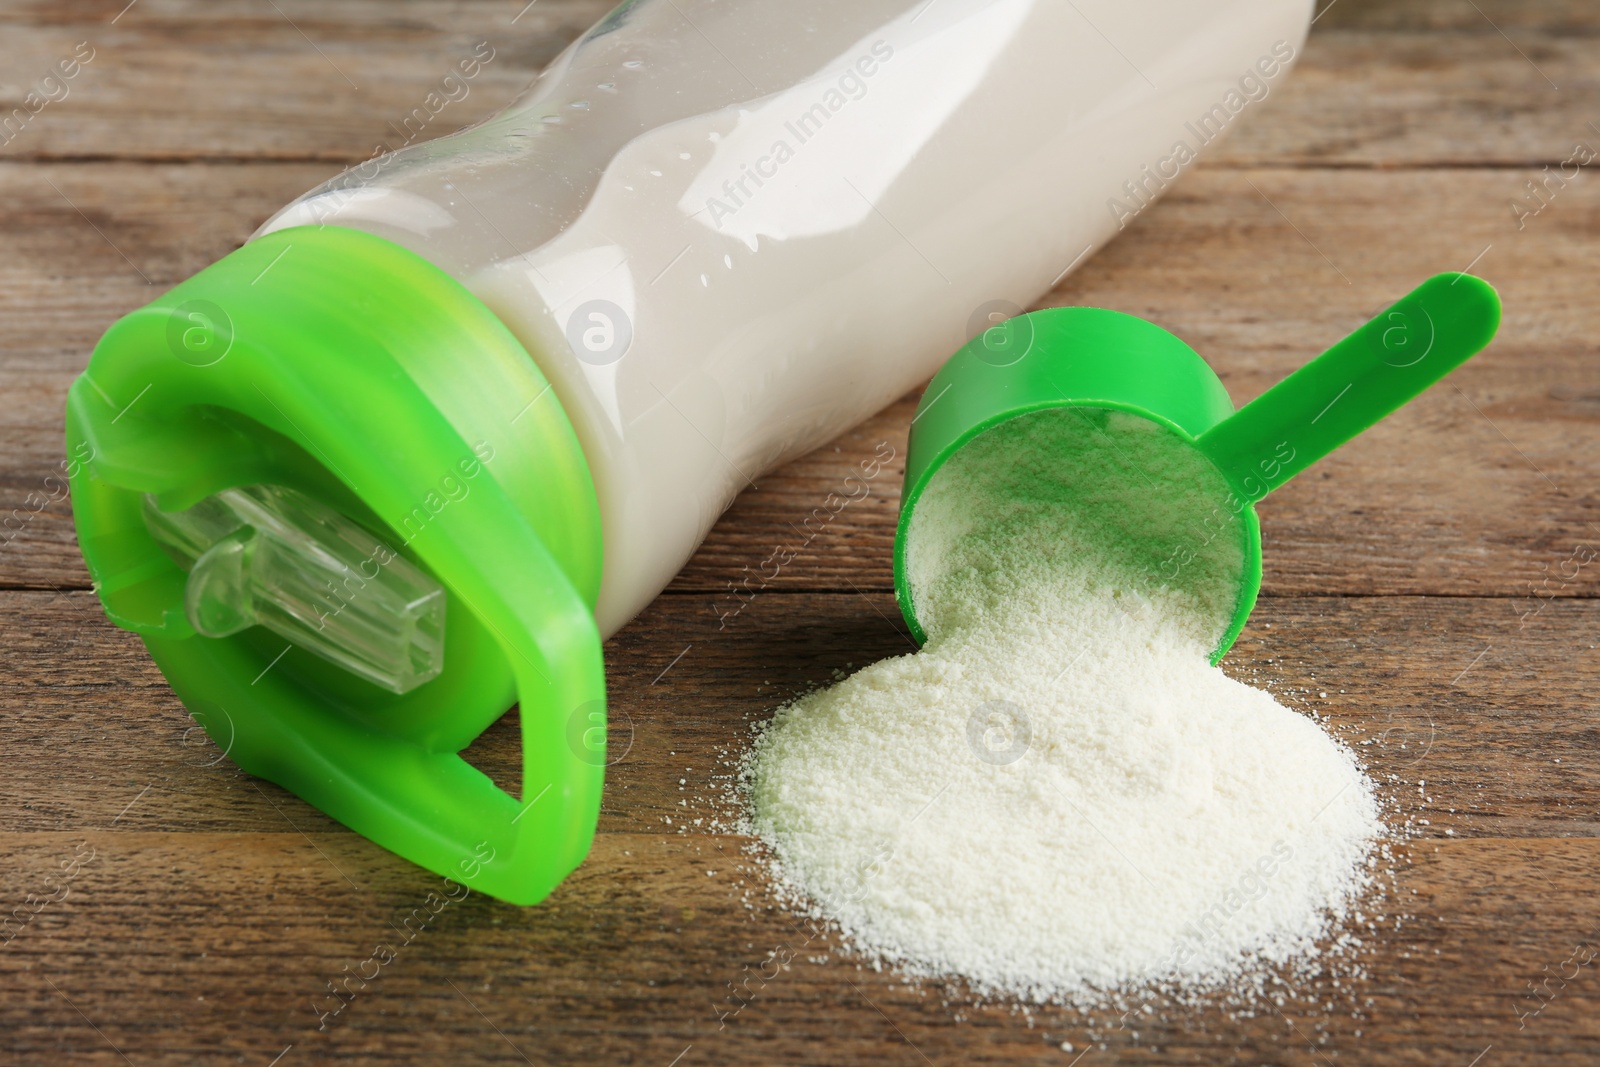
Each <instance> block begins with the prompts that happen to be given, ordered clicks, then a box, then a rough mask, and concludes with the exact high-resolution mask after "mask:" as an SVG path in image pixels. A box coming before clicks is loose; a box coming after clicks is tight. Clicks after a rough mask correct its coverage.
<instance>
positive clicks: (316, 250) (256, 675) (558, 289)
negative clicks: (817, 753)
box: [67, 0, 1311, 903]
mask: <svg viewBox="0 0 1600 1067" xmlns="http://www.w3.org/2000/svg"><path fill="white" fill-rule="evenodd" d="M1310 14H1311V5H1310V3H1309V0H1248V2H1234V3H1204V4H1196V3H1193V2H1192V0H1144V2H1140V3H1136V4H1126V3H1114V2H1111V0H1076V2H1073V3H1068V2H1066V0H915V2H906V0H849V2H844V0H809V2H806V3H795V2H793V0H739V2H733V0H721V2H712V0H632V2H628V3H624V4H623V5H621V6H620V7H618V8H617V9H616V10H615V11H613V12H612V13H611V14H610V15H608V16H607V17H606V18H605V19H603V20H602V21H601V22H600V23H599V24H598V25H596V26H595V27H594V28H593V29H592V30H590V31H589V32H588V33H587V34H585V35H584V36H583V37H582V38H580V39H579V40H578V41H577V42H575V43H574V44H573V45H572V46H571V47H570V48H568V49H567V50H566V51H565V52H564V53H563V54H562V55H561V56H560V57H558V58H557V59H556V60H555V61H554V62H553V63H552V64H551V66H550V67H549V69H548V70H547V71H545V73H544V74H542V75H541V76H540V77H539V79H538V80H537V81H536V82H535V83H534V84H533V85H532V86H531V87H530V88H529V89H528V90H527V91H526V92H525V93H524V94H523V95H522V96H521V97H520V98H519V99H518V100H517V101H516V102H514V103H513V104H512V105H511V106H510V107H509V108H507V109H506V110H505V111H504V112H502V113H501V114H499V115H497V116H496V117H494V118H492V119H490V120H489V121H487V122H485V123H483V124H482V125H480V126H477V127H475V128H473V129H470V130H467V131H464V132H462V133H459V134H456V135H453V136H450V137H446V138H441V139H440V140H437V141H434V142H430V143H427V144H421V145H417V146H415V147H411V148H408V149H405V150H403V151H400V152H397V153H393V154H391V155H387V156H383V157H379V158H375V159H373V160H369V161H368V162H367V163H365V164H362V165H359V166H357V167H354V168H352V169H351V170H350V171H347V172H346V173H345V174H343V175H341V176H340V177H339V178H337V179H335V180H334V181H332V182H330V183H328V184H327V185H325V186H323V187H321V188H319V189H317V190H314V191H313V192H311V193H309V194H307V195H306V196H305V197H303V198H302V199H301V200H299V201H297V202H296V203H294V204H292V205H290V206H289V207H287V208H285V209H284V210H283V211H281V212H280V213H279V214H278V215H277V216H275V217H274V218H273V219H272V220H271V221H270V222H268V223H267V225H266V226H264V227H263V228H262V231H261V233H260V234H259V235H258V236H257V237H256V238H255V239H253V240H252V241H251V242H250V243H248V244H246V245H245V246H244V247H243V248H241V249H239V250H238V251H236V252H234V253H232V254H230V255H228V256H227V257H225V258H224V259H222V260H221V261H219V262H218V263H216V264H214V265H213V266H211V267H209V268H207V269H206V270H203V271H201V272H200V273H199V274H197V275H195V276H194V277H193V278H191V279H189V280H188V281H186V282H184V283H183V284H181V285H179V286H177V287H176V288H174V289H173V290H172V291H171V292H169V293H167V294H166V295H164V296H162V297H161V298H160V299H158V300H156V301H154V302H152V303H151V304H150V305H149V306H147V307H145V308H142V309H140V310H138V311H135V312H133V313H132V314H130V315H128V316H126V317H125V318H123V319H121V320H120V321H118V322H117V323H116V324H115V325H113V326H112V327H111V329H110V330H109V331H108V332H107V333H106V335H105V337H104V338H103V339H102V340H101V342H100V344H99V345H98V346H97V348H96V349H95V352H94V355H93V358H92V359H91V361H90V364H89V367H88V369H87V371H86V372H85V373H84V375H83V376H82V377H81V378H80V379H79V380H78V381H77V382H76V383H75V384H74V386H73V388H72V391H71V394H70V397H69V401H68V412H67V435H68V442H69V447H71V448H74V449H76V450H77V451H75V452H74V454H84V455H91V456H92V459H91V460H90V461H89V462H88V463H87V464H86V465H85V473H84V474H82V475H80V477H79V478H78V479H77V480H76V484H75V485H74V492H73V498H74V512H75V515H76V521H77V525H78V532H79V538H80V542H81V545H82V549H83V553H84V557H85V559H86V561H87V563H88V565H89V570H90V574H91V575H92V577H93V578H94V581H95V583H96V588H97V590H98V591H99V594H100V597H101V599H102V601H103V602H104V604H105V607H106V610H107V612H108V614H109V615H110V616H111V618H112V619H113V620H114V621H115V622H116V623H118V624H119V625H121V626H124V627H126V628H128V629H130V630H133V631H134V632H136V633H138V634H139V635H140V636H141V637H142V638H143V639H144V640H145V642H146V644H147V646H148V647H149V649H150V652H151V655H152V657H153V658H154V659H155V661H156V663H157V664H158V665H159V666H160V668H161V670H162V671H163V673H164V674H165V675H166V677H167V679H168V680H169V681H170V682H171V684H172V687H173V689H174V691H175V692H176V693H177V694H178V696H179V697H180V699H182V700H183V702H184V704H185V705H186V706H187V707H188V708H189V709H190V711H191V712H192V713H193V714H194V715H195V717H196V718H197V719H198V720H199V721H200V722H201V723H202V725H204V726H205V727H206V729H207V730H208V732H210V733H211V735H212V737H213V738H214V739H215V740H216V741H217V743H218V745H219V746H222V747H223V748H225V749H226V751H227V752H228V754H229V755H230V757H231V758H232V759H233V760H234V761H235V762H236V763H237V764H238V765H239V766H240V767H242V768H244V769H245V770H247V771H249V772H251V773H253V774H257V775H260V776H262V777H266V778H269V779H271V780H273V781H276V782H278V783H280V784H282V785H284V786H285V787H286V788H289V789H291V790H293V791H294V792H296V793H297V794H299V795H300V796H301V797H303V798H304V799H306V800H307V801H309V802H310V803H312V804H315V805H316V806H318V807H320V808H322V809H323V810H324V811H326V812H328V813H329V814H331V815H333V816H334V817H335V818H337V819H339V820H340V821H341V822H343V823H345V824H346V825H348V826H350V827H352V828H353V829H355V830H357V831H359V832H360V833H362V834H365V835H366V836H368V837H370V838H371V839H373V840H374V841H377V842H378V843H380V844H382V845H384V846H385V847H387V848H390V849H392V850H393V851H395V852H397V853H399V854H400V855H402V856H405V857H407V858H409V859H411V860H413V861H414V862H416V863H419V864H421V865H422V866H424V867H427V868H428V869H430V870H432V871H435V872H437V873H439V874H443V875H446V876H449V877H455V878H460V879H465V880H468V881H469V882H470V884H472V885H473V886H475V887H476V888H479V889H481V890H482V891H484V892H487V893H490V894H492V895H494V896H497V897H501V898H503V899H506V900H510V901H515V902H519V903H531V902H533V901H537V900H539V899H541V898H542V897H543V896H545V895H546V894H547V893H548V892H549V891H550V890H551V889H552V888H553V887H554V886H555V885H556V884H557V883H558V882H559V881H560V880H561V879H562V878H563V877H564V876H565V875H566V874H567V873H568V872H569V871H570V870H572V868H573V867H575V866H576V865H577V864H578V863H579V862H580V861H581V860H582V858H583V856H584V855H585V853H586V852H587V849H588V847H589V843H590V840H591V838H592V835H593V832H594V826H595V820H596V818H597V814H598V809H599V800H600V791H601V783H602V777H603V769H604V764H605V751H604V742H605V714H604V707H605V704H604V700H605V692H604V674H603V665H602V661H601V652H600V642H601V640H602V639H603V637H605V636H607V635H609V634H611V633H612V632H614V631H615V630H616V629H618V628H619V627H620V626H622V625H623V624H624V623H625V622H627V620H628V619H630V618H631V617H632V616H633V615H634V614H636V613H637V612H638V611H639V610H640V609H641V608H642V607H644V606H645V605H646V604H648V603H649V602H650V600H651V599H652V598H654V597H655V595H656V594H657V593H658V592H659V591H660V590H661V589H662V587H663V586H665V585H666V583H667V582H668V581H669V580H670V579H671V577H672V575H673V574H674V573H676V571H677V570H678V569H679V568H680V567H681V566H682V565H683V563H684V562H685V561H686V560H687V559H688V557H689V555H690V554H691V553H692V552H693V551H694V549H695V547H696V546H697V545H698V544H699V542H700V541H701V539H702V538H703V537H704V536H705V534H706V531H707V530H708V529H709V528H710V526H711V524H712V522H714V521H715V519H716V517H717V516H718V515H719V514H721V512H722V511H723V510H724V509H725V508H726V506H727V505H728V503H729V502H730V501H731V500H732V498H733V496H734V495H735V494H736V493H737V492H738V491H739V489H740V488H742V487H743V486H744V485H746V484H748V483H749V482H750V480H751V479H753V478H755V477H757V476H759V475H760V474H761V473H762V472H764V471H766V470H768V469H770V468H772V467H773V466H775V465H777V464H780V463H782V462H784V461H786V460H788V459H790V458H793V457H795V456H797V455H800V454H802V453H804V452H806V451H808V450H810V449H812V448H814V447H816V446H817V445H819V444H821V443H823V442H825V441H827V440H829V439H830V438H832V437H834V436H836V435H837V434H839V433H840V432H842V431H843V430H844V429H846V428H848V427H849V426H851V425H853V424H854V423H856V422H858V421H860V420H861V419H863V418H864V417H866V416H867V415H869V414H871V413H872V412H874V411H876V410H878V409H879V408H881V407H882V406H883V405H885V404H886V403H888V402H890V401H891V400H893V399H894V398H896V397H898V396H900V395H902V394H903V393H904V392H906V391H907V390H908V389H910V388H911V387H913V386H914V385H916V384H917V383H918V382H919V381H921V380H923V379H925V378H926V377H927V376H928V375H929V374H931V373H932V372H933V371H934V370H935V369H936V368H937V367H938V365H939V363H940V362H941V361H942V360H943V359H944V358H945V356H946V355H947V354H948V353H949V352H950V351H952V350H953V349H954V348H956V347H957V346H958V345H960V344H961V342H962V341H963V340H965V339H966V338H968V337H971V336H973V335H974V334H976V333H978V332H979V331H980V330H982V329H984V328H986V327H989V326H991V325H993V323H994V322H996V321H998V320H999V319H1000V318H1003V317H1004V316H1005V315H1007V314H1014V313H1015V312H1017V311H1019V310H1020V308H1021V306H1022V305H1024V304H1026V303H1027V302H1028V301H1030V300H1032V299H1033V298H1034V297H1036V296H1037V295H1038V294H1040V293H1041V292H1044V291H1045V290H1047V289H1048V288H1049V287H1050V286H1051V284H1052V283H1053V281H1055V280H1056V279H1058V278H1059V277H1060V276H1061V275H1062V274H1064V273H1065V272H1066V271H1067V270H1069V269H1071V267H1073V266H1074V265H1076V264H1077V263H1079V262H1081V261H1082V260H1083V259H1084V258H1085V257H1086V256H1087V255H1088V254H1089V253H1090V252H1091V251H1092V250H1093V249H1094V248H1096V247H1097V246H1099V245H1100V244H1102V243H1103V242H1105V241H1106V240H1108V239H1109V238H1110V237H1112V236H1113V235H1115V233H1116V232H1117V231H1118V230H1119V229H1120V228H1121V227H1122V226H1124V225H1126V223H1127V221H1128V220H1129V219H1130V218H1131V217H1132V216H1133V215H1135V214H1137V212H1138V211H1139V210H1140V209H1141V208H1142V207H1143V206H1144V205H1145V204H1147V203H1148V202H1150V201H1151V200H1153V199H1154V197H1155V196H1156V195H1158V194H1159V192H1160V191H1161V190H1162V189H1163V188H1164V187H1165V186H1166V185H1167V184H1169V183H1170V182H1171V181H1172V180H1174V179H1176V178H1177V177H1178V176H1179V175H1180V174H1181V172H1182V171H1183V170H1184V169H1185V168H1186V167H1187V166H1188V165H1189V163H1190V162H1192V160H1193V159H1194V158H1195V156H1196V155H1197V154H1199V153H1200V152H1201V151H1203V150H1204V149H1205V147H1206V145H1207V144H1209V143H1210V142H1211V141H1212V140H1214V139H1215V137H1216V136H1218V135H1220V134H1221V133H1222V132H1223V131H1224V130H1225V129H1226V128H1227V127H1228V126H1229V125H1231V124H1232V123H1233V122H1235V121H1237V120H1238V118H1239V117H1240V115H1241V114H1242V113H1243V112H1244V111H1245V109H1246V108H1248V107H1249V106H1250V105H1251V103H1252V102H1253V101H1257V100H1259V99H1261V98H1262V97H1263V96H1265V95H1266V94H1267V93H1268V92H1270V90H1271V88H1272V87H1273V86H1275V85H1276V84H1278V83H1279V82H1280V81H1281V79H1282V78H1283V77H1284V75H1285V72H1286V70H1287V66H1288V64H1289V62H1290V61H1291V60H1292V59H1293V58H1294V56H1295V55H1296V54H1297V52H1298V50H1299V48H1300V45H1301V43H1302V41H1303V39H1304V34H1305V30H1306V27H1307V24H1308V22H1309V19H1310ZM513 702H519V703H520V708H521V723H522V738H523V753H524V768H523V779H522V787H521V790H520V796H517V797H513V796H512V795H510V794H509V793H507V792H505V791H503V790H501V789H499V788H497V787H496V786H495V785H494V784H493V783H492V782H491V781H490V780H489V779H488V778H487V777H486V776H484V775H483V774H482V773H480V772H479V771H477V770H476V769H475V768H473V767H471V766H470V765H469V764H467V763H466V762H465V761H463V760H462V759H461V758H460V757H459V756H458V755H457V753H458V752H459V751H460V750H461V749H462V748H464V747H465V746H466V745H467V744H469V743H470V742H471V740H472V739H473V738H475V737H476V736H477V735H478V734H479V733H481V732H482V731H483V730H484V729H485V728H486V727H487V726H488V725H489V724H490V723H491V722H493V721H494V720H495V719H496V718H498V717H499V716H500V715H501V714H502V713H503V712H504V711H505V710H506V708H507V707H509V706H510V705H511V704H512V703H513Z"/></svg>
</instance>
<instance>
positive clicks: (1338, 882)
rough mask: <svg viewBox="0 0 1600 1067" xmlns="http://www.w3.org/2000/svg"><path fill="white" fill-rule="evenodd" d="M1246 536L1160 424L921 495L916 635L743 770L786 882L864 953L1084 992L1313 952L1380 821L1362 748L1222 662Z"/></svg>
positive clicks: (992, 980)
mask: <svg viewBox="0 0 1600 1067" xmlns="http://www.w3.org/2000/svg"><path fill="white" fill-rule="evenodd" d="M1243 544H1244V534H1243V531H1242V527H1241V524H1240V522H1239V520H1238V518H1237V517H1235V515H1234V514H1233V511H1232V509H1231V508H1230V507H1229V498H1228V491H1227V488H1226V486H1225V484H1224V483H1223V482H1222V481H1221V479H1220V476H1219V475H1218V474H1217V473H1216V472H1215V470H1214V469H1212V468H1211V467H1210V465H1209V464H1208V463H1207V462H1206V461H1205V460H1204V459H1203V458H1202V457H1200V456H1199V454H1198V453H1196V452H1195V451H1194V450H1193V449H1192V448H1190V447H1189V446H1187V445H1186V444H1184V443H1183V442H1182V441H1180V440H1179V439H1178V438H1177V437H1176V435H1174V434H1172V433H1171V432H1170V431H1168V430H1166V429H1165V428H1163V427H1161V426H1159V425H1157V424H1155V423H1151V422H1148V421H1146V420H1144V419H1140V418H1136V417H1133V416H1129V415H1124V414H1121V413H1116V412H1110V411H1085V410H1083V409H1077V410H1070V409H1052V410H1046V411H1041V412H1036V413H1034V414H1032V415H1028V416H1025V417H1022V418H1018V419H1013V420H1010V421H1008V422H1005V423H1002V424H1000V425H999V426H997V427H995V428H993V429H990V430H989V431H987V432H985V433H984V434H982V435H981V436H979V437H978V438H976V439H975V440H974V441H972V442H971V443H970V444H969V445H967V446H966V447H965V448H964V449H962V450H961V451H960V452H958V453H957V454H956V455H955V456H954V457H953V458H952V459H951V460H950V461H949V462H947V463H946V465H945V466H944V467H943V468H942V469H941V470H940V471H939V472H938V474H937V475H936V476H935V477H934V479H933V480H932V481H931V482H930V484H929V486H928V488H927V490H926V491H925V493H924V494H923V496H922V498H921V499H920V500H919V502H918V504H917V507H916V511H915V513H914V514H913V516H912V521H911V526H910V530H909V539H908V542H907V546H908V547H907V557H906V569H907V577H908V580H909V584H910V588H911V590H912V595H913V598H914V602H915V605H916V610H917V617H918V619H919V620H920V622H921V623H922V625H923V628H924V629H925V630H926V632H927V633H928V635H929V640H928V642H927V644H926V645H925V646H924V647H923V648H922V650H921V651H919V652H917V653H916V654H914V655H906V656H900V657H898V658H894V659H888V660H884V661H882V662H880V663H876V664H874V665H872V666H870V667H867V668H865V669H864V670H861V671H859V672H857V673H856V674H854V675H852V676H850V677H849V678H846V679H845V680H843V681H841V682H839V683H838V684H836V685H834V686H833V687H831V688H829V689H825V690H820V691H816V692H813V693H810V694H808V695H806V696H804V697H802V698H800V699H798V700H797V701H795V702H794V703H792V704H789V705H788V706H786V707H783V708H781V709H780V710H779V711H778V712H777V714H776V716H775V717H774V719H773V720H772V722H771V723H770V724H769V725H768V726H767V727H766V728H765V729H764V730H763V731H762V732H760V733H759V735H758V737H757V740H756V743H755V746H754V748H753V750H752V752H751V753H750V755H749V758H748V761H747V763H746V766H745V768H744V779H745V787H746V789H747V791H748V810H749V815H748V818H749V821H750V823H751V828H752V829H753V830H754V831H755V832H756V833H757V834H759V835H760V837H761V838H762V839H763V840H764V841H765V842H766V843H767V845H768V846H769V849H770V852H771V855H772V856H773V862H774V868H775V873H776V874H777V877H778V879H779V882H780V884H781V886H782V887H784V889H785V890H786V891H787V893H788V894H789V895H790V896H791V897H792V898H793V899H794V900H795V901H797V902H799V903H800V906H801V907H802V908H803V909H804V910H806V911H808V912H809V913H810V914H812V915H813V916H814V917H817V918H820V919H826V920H829V921H831V922H833V923H835V924H837V926H838V927H839V928H840V930H841V931H842V933H843V934H844V936H845V937H846V939H847V940H848V941H850V942H851V943H852V944H853V945H854V946H855V947H856V949H857V950H859V951H860V952H862V953H864V954H865V955H866V956H868V957H869V958H871V959H873V960H875V961H885V962H889V963H892V964H894V965H895V966H897V967H899V968H900V969H901V970H902V971H904V972H906V973H908V974H912V975H921V976H953V977H960V978H964V979H965V980H966V981H967V983H968V985H969V986H970V987H971V988H973V989H974V990H976V991H977V992H979V993H981V994H986V995H994V994H999V995H1010V996H1016V997H1020V998H1023V999H1027V1000H1039V1001H1065V1002H1076V1003H1088V1002H1089V1001H1091V1000H1093V999H1096V998H1103V997H1104V996H1105V995H1106V994H1107V993H1108V992H1116V991H1126V990H1133V989H1137V988H1144V987H1152V986H1162V987H1166V988H1174V987H1176V988H1182V989H1190V990H1206V989H1210V988H1215V987H1219V986H1222V985H1224V984H1225V983H1229V982H1230V981H1232V980H1234V979H1236V978H1238V977H1239V976H1240V975H1244V974H1260V973H1263V972H1264V971H1265V970H1267V969H1270V968H1272V967H1274V966H1281V965H1285V964H1292V963H1296V962H1301V963H1303V962H1304V961H1305V960H1307V959H1308V958H1310V957H1311V956H1312V955H1313V954H1314V953H1315V951H1316V946H1317V943H1318V942H1319V940H1323V939H1325V938H1327V937H1328V936H1330V935H1331V934H1333V933H1335V932H1336V931H1337V929H1338V927H1339V924H1340V923H1341V921H1342V920H1344V919H1345V918H1346V917H1347V915H1348V913H1349V912H1350V911H1351V909H1352V908H1353V907H1354V905H1355V903H1356V901H1357V898H1358V897H1359V895H1360V894H1361V893H1362V891H1363V889H1364V888H1365V886H1366V884H1367V882H1368V879H1369V875H1368V868H1367V865H1366V863H1367V857H1368V854H1369V851H1370V849H1371V847H1372V844H1373V842H1374V841H1375V840H1376V839H1377V837H1378V835H1379V833H1380V830H1381V826H1380V824H1379V821H1378V808H1377V802H1376V800H1375V798H1374V794H1373V791H1372V789H1371V787H1370V785H1369V783H1368V781H1367V779H1366V778H1365V776H1364V775H1363V774H1362V773H1361V771H1360V770H1359V769H1358V767H1357V766H1356V764H1355V762H1354V760H1353V758H1352V757H1351V755H1350V754H1349V752H1348V751H1347V750H1346V749H1345V748H1344V747H1342V746H1341V745H1339V744H1337V743H1335V742H1334V741H1333V740H1332V739H1331V738H1329V737H1328V736H1327V735H1326V734H1325V733H1324V732H1323V731H1322V729H1321V728H1320V727H1319V726H1318V725H1317V724H1316V723H1315V722H1314V721H1312V720H1311V719H1308V718H1306V717H1305V716H1303V715H1301V714H1298V713H1296V712H1293V711H1290V710H1289V709H1287V708H1285V707H1283V706H1282V705H1280V704H1279V703H1277V701H1275V700H1274V699H1273V698H1272V697H1271V696H1270V695H1268V694H1267V693H1265V692H1262V691H1260V690H1256V689H1253V688H1250V687H1249V686H1246V685H1244V684H1242V683H1240V682H1237V681H1234V680H1232V679H1230V678H1228V677H1227V676H1226V675H1224V674H1223V673H1222V672H1221V671H1220V670H1218V669H1217V668H1215V667H1213V666H1211V665H1210V662H1209V655H1210V653H1211V651H1212V650H1214V649H1215V648H1216V646H1217V644H1218V643H1219V640H1220V638H1221V636H1222V634H1223V633H1224V631H1225V630H1226V628H1227V625H1228V622H1229V620H1230V618H1231V616H1232V614H1233V610H1234V607H1235V600H1236V598H1237V596H1238V588H1239V575H1240V572H1241V568H1242V566H1243V564H1242V559H1243V548H1242V546H1243Z"/></svg>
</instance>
